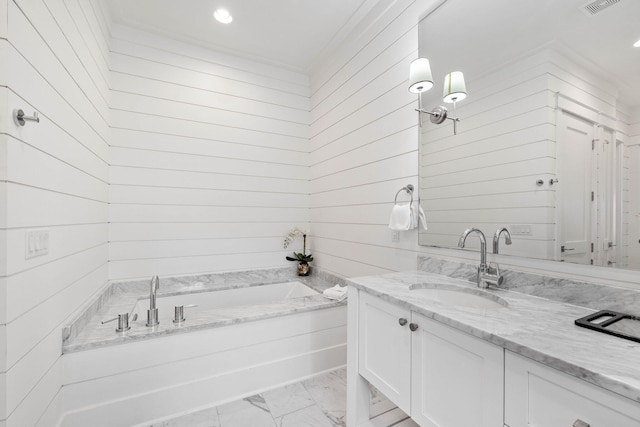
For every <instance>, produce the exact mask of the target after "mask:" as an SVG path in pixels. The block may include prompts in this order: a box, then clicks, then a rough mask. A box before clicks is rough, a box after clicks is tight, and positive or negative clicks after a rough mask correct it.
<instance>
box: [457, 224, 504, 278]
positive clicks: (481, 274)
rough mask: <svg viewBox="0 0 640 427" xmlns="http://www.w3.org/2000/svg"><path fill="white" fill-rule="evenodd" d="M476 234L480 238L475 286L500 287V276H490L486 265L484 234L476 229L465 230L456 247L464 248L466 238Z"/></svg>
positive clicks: (489, 270)
mask: <svg viewBox="0 0 640 427" xmlns="http://www.w3.org/2000/svg"><path fill="white" fill-rule="evenodd" d="M474 232H475V233H477V234H478V237H479V238H480V265H479V266H478V270H477V273H476V284H477V285H478V287H479V288H483V289H486V288H487V287H489V285H496V286H497V285H500V284H501V283H502V276H499V275H496V274H492V273H491V269H490V268H489V266H488V265H487V239H485V237H484V233H483V232H482V231H481V230H479V229H477V228H467V229H466V230H464V232H463V233H462V235H461V236H460V240H459V241H458V247H459V248H464V243H465V241H466V240H467V236H469V234H471V233H474Z"/></svg>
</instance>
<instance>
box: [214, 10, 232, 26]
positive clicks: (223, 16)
mask: <svg viewBox="0 0 640 427" xmlns="http://www.w3.org/2000/svg"><path fill="white" fill-rule="evenodd" d="M213 17H214V18H216V21H218V22H222V23H223V24H229V23H230V22H231V21H233V16H231V14H230V13H229V11H228V10H227V9H216V11H215V12H213Z"/></svg>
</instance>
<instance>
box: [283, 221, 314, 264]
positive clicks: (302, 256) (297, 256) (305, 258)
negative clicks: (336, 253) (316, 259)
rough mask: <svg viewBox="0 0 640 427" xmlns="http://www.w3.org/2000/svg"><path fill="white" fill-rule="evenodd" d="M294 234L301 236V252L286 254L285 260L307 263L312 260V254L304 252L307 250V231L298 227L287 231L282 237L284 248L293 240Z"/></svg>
mask: <svg viewBox="0 0 640 427" xmlns="http://www.w3.org/2000/svg"><path fill="white" fill-rule="evenodd" d="M296 236H302V239H303V240H302V252H295V251H294V252H293V256H292V257H290V256H287V257H286V258H287V260H289V261H298V262H299V263H301V264H308V263H310V262H311V261H313V255H311V254H308V255H307V254H306V252H307V231H306V230H300V229H299V228H298V227H295V228H293V229H291V231H289V233H288V234H287V235H286V236H285V237H284V248H285V249H287V247H288V246H289V245H290V244H291V243H292V242H293V240H294V239H295V238H296Z"/></svg>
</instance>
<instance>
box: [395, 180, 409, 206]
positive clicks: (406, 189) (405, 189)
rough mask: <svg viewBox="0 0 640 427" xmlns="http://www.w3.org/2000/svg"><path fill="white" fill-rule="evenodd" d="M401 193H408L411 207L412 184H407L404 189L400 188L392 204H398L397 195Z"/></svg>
mask: <svg viewBox="0 0 640 427" xmlns="http://www.w3.org/2000/svg"><path fill="white" fill-rule="evenodd" d="M403 191H406V192H407V193H409V195H410V196H411V205H413V184H407V185H406V186H405V187H402V188H401V189H400V190H398V192H397V193H396V197H395V199H393V204H394V205H397V204H398V194H400V193H402V192H403Z"/></svg>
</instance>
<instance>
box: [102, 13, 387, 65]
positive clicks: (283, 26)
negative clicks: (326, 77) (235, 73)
mask: <svg viewBox="0 0 640 427" xmlns="http://www.w3.org/2000/svg"><path fill="white" fill-rule="evenodd" d="M378 1H379V0H180V1H178V0H106V1H105V2H104V3H105V5H106V6H107V9H108V10H109V11H110V13H111V17H112V19H113V21H114V22H116V23H119V24H123V25H127V26H131V27H135V28H139V29H143V30H146V31H150V32H154V33H158V34H161V35H165V36H168V37H170V38H173V39H178V40H182V41H186V42H190V43H194V44H198V45H202V46H205V47H209V48H213V49H216V50H220V51H225V52H230V53H234V54H236V55H240V56H245V57H250V58H254V59H256V60H258V61H261V62H267V63H270V64H274V65H278V66H281V67H285V68H288V69H292V70H295V71H300V72H304V73H309V72H310V70H312V69H313V67H314V65H315V64H316V62H317V61H318V60H319V58H322V57H323V55H325V54H326V53H327V52H330V51H331V50H332V49H333V48H334V47H335V46H336V45H337V44H339V43H340V42H341V41H343V40H344V38H345V37H346V36H347V35H348V34H349V32H350V31H352V30H353V28H354V27H355V26H356V25H357V24H358V22H360V21H361V20H362V18H363V17H364V16H366V14H367V13H368V12H369V11H370V10H371V9H372V8H373V6H375V4H376V3H378ZM217 8H225V9H227V10H228V11H229V12H230V13H231V15H232V16H233V22H232V23H230V24H226V25H225V24H221V23H219V22H217V21H215V20H214V18H213V12H214V10H215V9H217Z"/></svg>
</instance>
